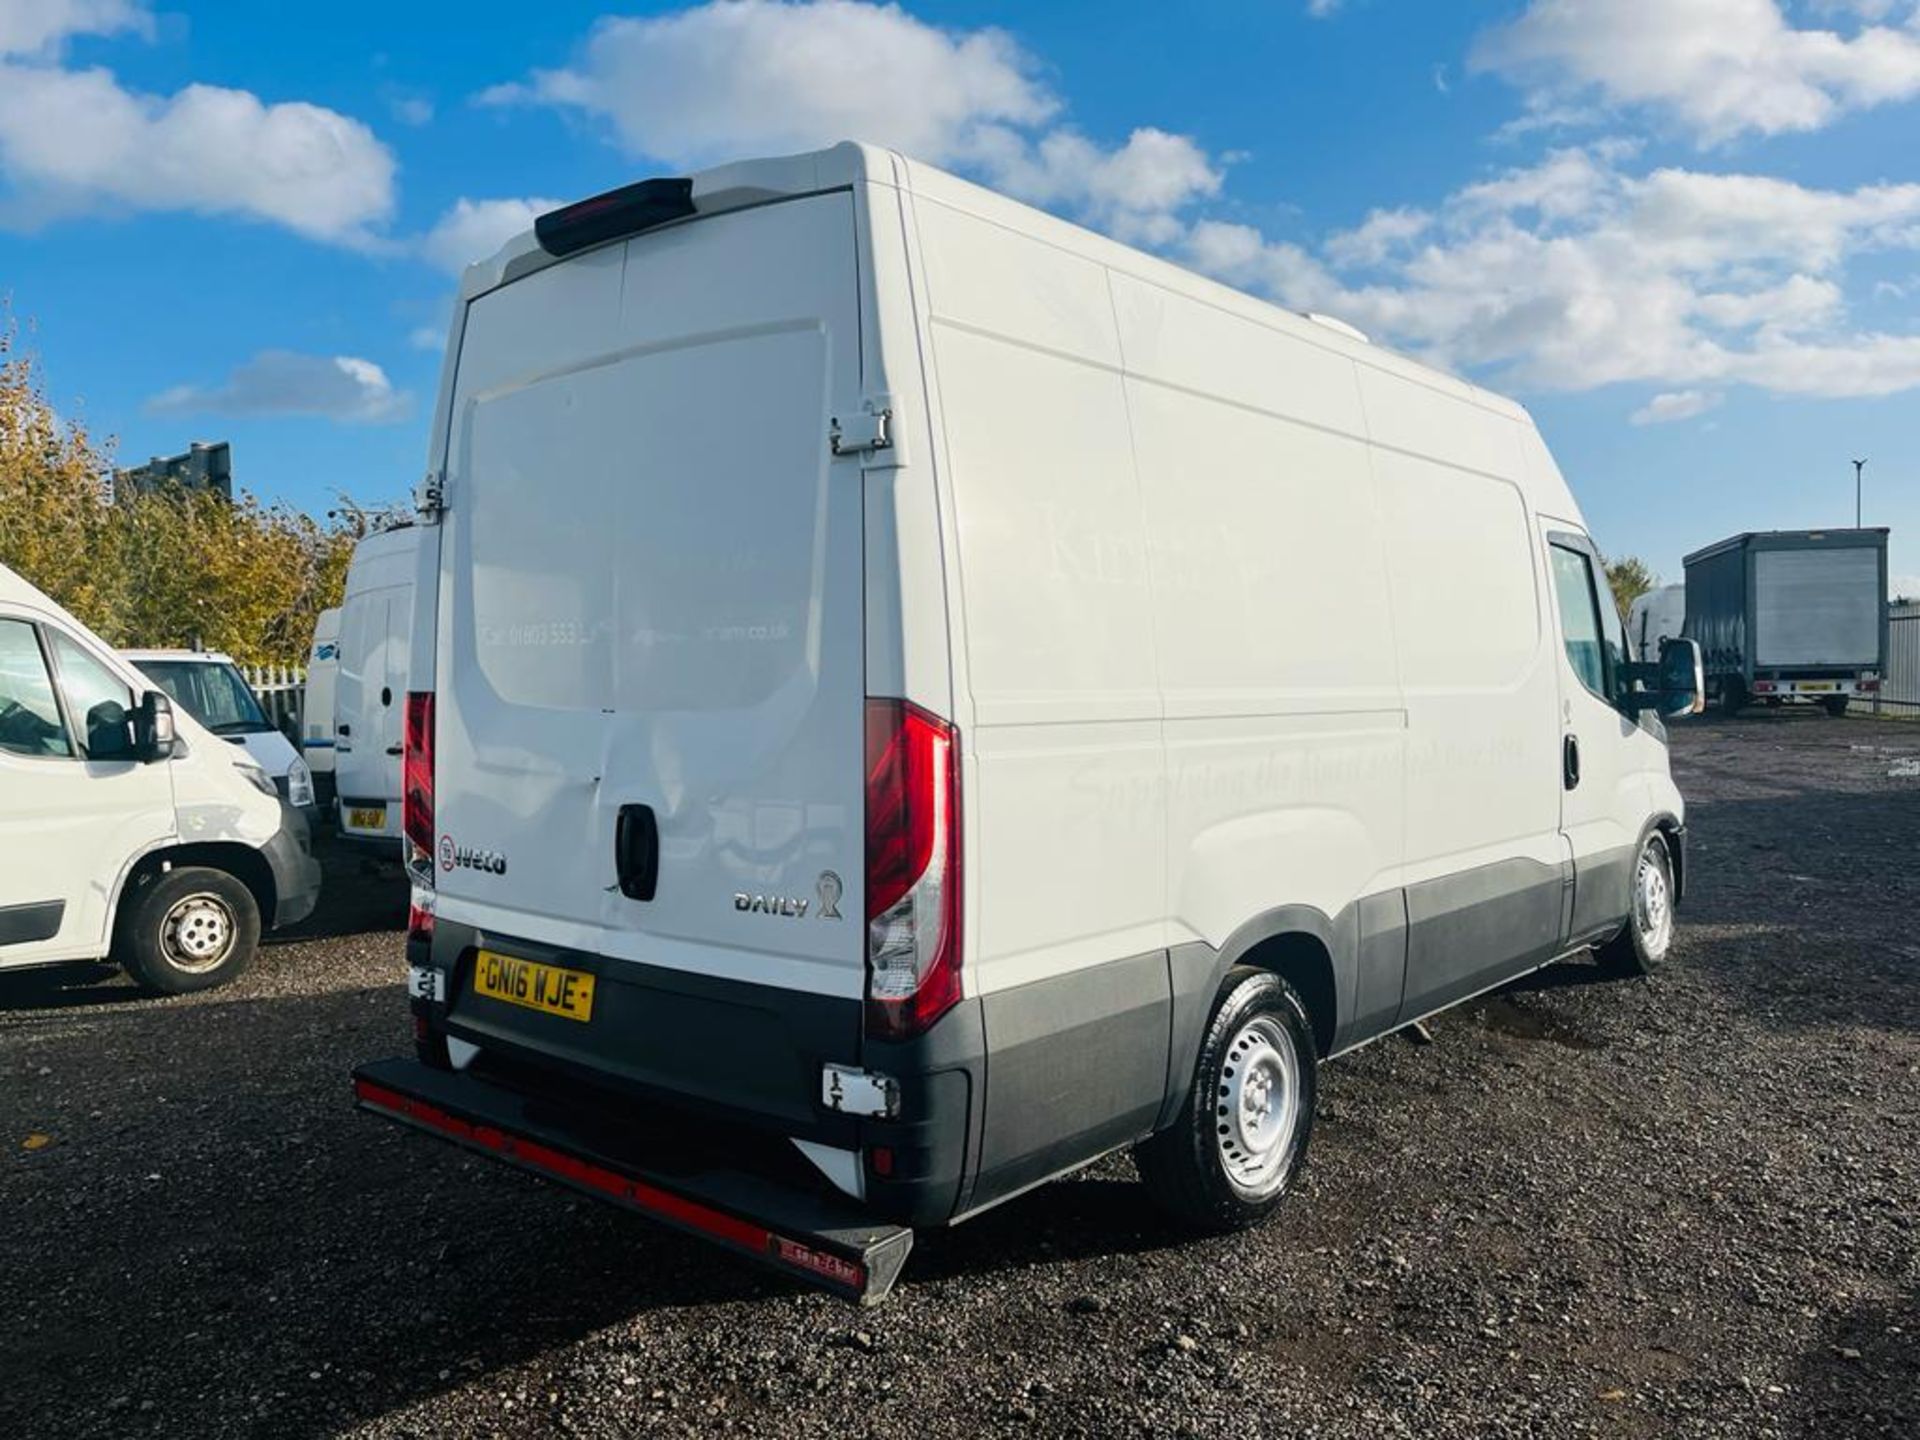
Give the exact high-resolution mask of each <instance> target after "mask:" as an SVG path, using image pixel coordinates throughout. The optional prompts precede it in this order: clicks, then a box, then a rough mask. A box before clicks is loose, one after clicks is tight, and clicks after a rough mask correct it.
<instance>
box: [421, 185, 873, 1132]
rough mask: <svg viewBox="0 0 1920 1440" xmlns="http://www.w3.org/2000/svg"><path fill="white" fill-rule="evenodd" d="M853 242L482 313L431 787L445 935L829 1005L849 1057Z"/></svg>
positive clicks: (531, 1040) (502, 301)
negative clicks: (459, 933) (844, 422)
mask: <svg viewBox="0 0 1920 1440" xmlns="http://www.w3.org/2000/svg"><path fill="white" fill-rule="evenodd" d="M854 233H855V232H854V208H853V200H852V196H851V194H850V193H847V192H830V193H826V194H821V195H815V196H810V197H807V198H804V199H796V200H790V201H785V202H781V203H777V204H770V205H765V206H761V207H758V208H755V209H750V210H745V211H739V212H734V213H728V214H722V215H716V216H711V217H706V218H701V219H696V220H692V221H690V222H688V223H685V224H681V225H676V226H673V227H671V228H667V229H664V230H657V231H654V232H651V233H648V234H645V235H641V236H638V237H635V238H633V239H631V240H628V241H625V242H621V243H617V244H613V245H607V246H602V247H600V248H598V249H595V250H591V251H588V252H586V253H584V254H581V255H579V256H576V257H574V258H572V259H569V260H566V261H563V262H561V263H558V264H555V265H551V266H549V267H547V268H545V269H543V270H540V271H537V272H535V273H534V274H532V275H529V276H526V277H524V278H521V279H518V280H515V281H513V282H511V283H509V284H507V285H505V286H503V287H502V288H500V289H498V290H495V291H492V292H490V293H488V294H486V295H483V296H481V297H479V298H477V299H476V300H474V301H473V302H472V304H471V306H470V307H469V310H468V315H467V320H466V324H465V330H464V337H463V341H462V345H461V350H460V354H459V360H458V371H457V380H456V386H455V391H454V396H453V403H452V408H451V412H450V425H451V431H450V435H449V444H448V458H447V512H446V514H445V517H444V519H443V521H442V524H443V526H444V529H443V533H442V538H441V557H442V558H441V587H440V611H439V617H438V622H437V626H438V628H437V652H438V660H437V665H436V671H437V684H436V691H437V699H436V705H437V707H438V718H437V722H436V727H435V728H436V735H437V740H436V758H435V771H436V774H435V780H434V788H435V802H434V808H435V827H436V830H437V832H438V833H437V837H436V844H437V851H436V856H435V860H436V874H437V884H438V889H439V896H440V900H439V911H440V916H441V919H442V922H443V925H444V924H445V922H447V921H449V920H451V921H453V922H455V923H458V924H463V925H466V926H472V927H475V928H476V929H478V930H479V931H480V932H481V933H482V934H483V935H484V936H485V937H487V939H486V941H485V943H487V944H489V945H495V944H497V945H498V946H500V947H501V948H504V949H508V950H511V949H512V948H513V947H514V945H515V943H516V942H525V943H526V944H528V945H529V946H530V947H532V948H531V950H530V953H532V954H534V955H536V956H539V955H550V954H552V953H554V952H553V951H552V950H550V949H548V948H546V947H562V948H563V949H564V950H565V951H567V952H572V953H576V954H580V955H584V956H587V957H590V958H591V957H599V959H597V960H596V961H595V963H596V964H599V965H600V968H601V977H602V978H601V989H602V990H603V991H604V990H605V989H606V988H607V982H608V980H609V979H612V980H616V981H617V980H618V979H619V978H620V977H619V975H618V974H609V973H608V968H607V967H609V966H611V967H613V969H614V970H616V971H617V970H618V967H619V966H621V965H623V964H627V963H629V962H631V964H632V965H633V966H635V967H636V969H635V973H639V969H638V967H659V969H663V970H666V971H671V972H680V973H683V974H690V975H695V976H702V977H717V978H719V979H721V980H727V981H745V982H751V983H752V984H755V985H761V986H769V987H782V988H784V989H785V990H788V991H805V992H811V994H813V995H815V996H822V997H826V996H831V997H837V998H838V999H839V1000H840V1001H841V1002H842V1003H840V1004H837V1005H835V1006H833V1007H832V1013H833V1014H834V1015H835V1016H836V1017H837V1018H836V1019H835V1021H834V1025H835V1026H836V1027H838V1028H839V1029H841V1030H844V1034H836V1035H835V1036H834V1037H833V1038H832V1042H831V1043H832V1045H833V1047H834V1048H836V1049H842V1050H843V1054H844V1056H845V1058H852V1057H853V1056H854V1055H855V1054H856V1053H857V1050H856V1047H857V1045H858V1042H859V1024H860V1020H859V1017H860V1007H859V1005H858V1003H851V1004H847V1003H844V1002H846V1001H852V1002H857V1001H858V1000H859V997H860V996H861V994H862V990H863V982H864V948H865V947H864V926H863V923H862V920H863V911H862V908H861V904H862V889H861V868H862V864H863V855H864V848H863V847H864V836H863V821H864V815H863V808H864V807H863V788H864V773H863V737H862V724H863V712H864V671H863V631H862V539H861V485H860V472H859V465H858V462H857V461H853V460H836V459H834V458H833V457H832V456H831V454H830V449H829V441H828V432H829V423H830V420H831V418H832V417H833V416H835V415H844V414H848V413H851V412H852V411H854V410H856V409H857V402H858V399H859V396H860V353H859V311H858V299H857V259H856V252H855V243H854ZM623 839H624V841H625V842H626V843H625V847H624V848H625V850H626V858H627V866H626V873H624V874H623V871H622V868H621V866H620V864H619V863H617V861H618V857H617V853H616V852H617V850H618V849H620V848H621V842H622V840H623ZM656 841H657V844H656V843H654V842H656ZM649 852H652V853H655V854H657V869H656V871H655V873H654V874H653V875H652V876H651V877H645V876H642V875H640V874H638V873H637V872H639V871H642V870H645V869H647V868H648V867H647V865H646V858H647V855H648V853H649ZM646 878H651V881H652V884H651V898H638V895H639V892H641V891H642V890H643V889H645V888H646V887H645V886H644V884H643V883H642V881H643V880H644V879H646ZM623 880H624V881H626V882H628V883H627V884H626V885H625V886H624V887H623ZM655 973H658V972H657V971H656V972H655ZM467 981H468V977H467V975H466V974H465V973H464V972H462V973H460V974H457V975H456V977H455V984H456V986H459V985H462V984H463V982H467ZM636 983H638V982H636ZM695 988H696V989H698V987H695ZM699 993H701V994H705V993H707V992H706V991H700V992H699ZM453 1003H454V1011H455V1014H454V1019H455V1020H456V1021H458V1020H459V1019H460V1018H461V1015H460V1012H461V1010H462V1007H463V1006H465V1007H467V1009H468V1013H469V1015H472V1014H474V1013H477V1012H476V1011H475V1009H474V1007H473V1006H472V1002H471V998H470V997H469V998H467V999H456V1000H455V1001H454V1002H453ZM655 1009H656V1011H658V1010H659V1009H660V1007H655ZM773 1010H774V1012H776V1013H778V1012H779V1011H780V1007H779V1005H778V1004H775V1005H774V1006H773ZM489 1013H490V1014H491V1015H492V1017H493V1022H494V1023H495V1024H496V1025H502V1026H504V1025H509V1024H512V1023H514V1022H515V1021H516V1020H519V1019H520V1017H519V1016H517V1015H514V1014H510V1013H509V1009H508V1007H497V1008H495V1009H494V1010H492V1011H490V1012H489ZM675 1013H681V1014H687V1015H691V1014H693V1013H694V1012H693V1011H692V1010H685V1011H680V1012H675ZM699 1013H700V1014H702V1015H706V1014H709V1013H718V1012H708V1011H700V1012H699ZM591 1023H593V1024H594V1025H596V1026H597V1025H598V1023H599V1022H598V1021H597V1020H596V1021H595V1022H591ZM690 1023H691V1022H690ZM749 1028H750V1027H749ZM548 1036H551V1037H553V1038H552V1042H551V1043H552V1046H553V1047H562V1048H568V1047H570V1048H571V1049H572V1050H576V1051H577V1050H578V1049H579V1048H580V1047H582V1046H583V1045H584V1046H585V1048H587V1049H588V1050H590V1051H591V1052H593V1053H595V1054H596V1055H599V1056H605V1055H606V1054H607V1053H608V1049H607V1047H608V1046H609V1045H618V1044H620V1043H622V1042H620V1041H618V1040H617V1039H612V1038H600V1039H595V1040H593V1041H592V1042H591V1043H587V1042H586V1036H585V1034H584V1033H583V1032H582V1031H581V1030H580V1027H577V1026H572V1025H569V1024H566V1023H563V1022H556V1021H551V1020H548V1019H547V1018H546V1017H542V1016H539V1015H532V1016H531V1017H529V1018H527V1019H525V1020H524V1022H523V1024H522V1025H521V1027H520V1029H519V1030H518V1031H516V1039H518V1040H520V1041H523V1042H524V1043H527V1044H532V1045H535V1046H540V1045H544V1044H547V1040H546V1038H545V1037H548ZM722 1038H723V1037H720V1036H716V1037H715V1039H716V1041H719V1040H721V1039H722ZM748 1038H749V1037H748V1036H747V1035H746V1034H744V1033H738V1034H736V1035H735V1036H734V1037H733V1041H732V1043H735V1044H738V1043H743V1042H745V1041H746V1040H747V1039H748ZM576 1058H578V1057H577V1055H576ZM814 1058H815V1061H816V1062H817V1060H818V1058H820V1057H819V1056H818V1055H816V1056H815V1057H814ZM769 1059H771V1057H769ZM757 1063H759V1062H758V1061H757V1060H755V1059H753V1058H747V1057H745V1056H744V1055H743V1056H742V1058H741V1059H740V1061H739V1066H737V1067H736V1072H737V1071H738V1069H739V1067H745V1068H746V1069H751V1068H752V1067H753V1066H754V1065H755V1064H757ZM817 1074H818V1072H817V1065H816V1068H815V1070H814V1071H813V1077H814V1078H813V1079H812V1081H811V1083H812V1084H814V1085H815V1087H816V1088H817V1083H818V1081H817ZM815 1098H816V1099H817V1096H816V1097H815Z"/></svg>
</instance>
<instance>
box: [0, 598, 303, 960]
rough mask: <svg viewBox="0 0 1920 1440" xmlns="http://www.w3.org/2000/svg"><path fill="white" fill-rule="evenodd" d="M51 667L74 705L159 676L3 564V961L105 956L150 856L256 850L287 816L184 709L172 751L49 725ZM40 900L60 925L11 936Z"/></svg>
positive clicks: (126, 694) (135, 694)
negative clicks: (234, 846) (196, 846)
mask: <svg viewBox="0 0 1920 1440" xmlns="http://www.w3.org/2000/svg"><path fill="white" fill-rule="evenodd" d="M49 654H50V656H51V659H52V668H51V669H50V670H49V669H47V668H45V666H46V660H47V657H48V655H49ZM36 671H37V673H38V677H39V678H38V680H36V679H35V675H36ZM54 677H57V683H58V684H59V685H60V687H61V688H62V689H63V691H64V692H65V694H66V696H67V700H68V704H69V707H70V708H71V709H72V710H73V712H74V713H75V714H76V716H77V715H79V714H80V713H82V712H83V710H84V708H85V707H86V706H89V705H91V704H95V703H98V702H99V701H100V700H102V699H112V700H113V701H114V702H115V703H117V704H121V705H125V706H128V707H131V706H132V705H133V704H135V703H137V701H138V698H139V696H140V695H142V694H144V693H145V692H146V691H147V690H150V689H153V688H155V687H154V685H153V683H152V682H151V681H149V680H148V679H147V678H146V677H145V676H144V675H143V674H141V672H140V671H139V670H138V669H136V668H135V667H134V666H133V665H132V664H131V663H130V662H129V661H127V660H125V659H123V658H122V657H120V656H119V655H116V654H115V653H114V652H113V650H111V649H110V648H109V647H108V646H107V645H106V644H105V642H103V641H102V640H100V639H99V638H98V637H97V636H95V635H94V634H93V633H92V632H91V631H89V630H88V629H87V628H86V627H85V626H83V625H82V624H81V623H80V622H79V621H78V620H76V619H75V618H74V617H73V616H72V615H70V614H68V613H67V612H66V611H65V610H63V609H61V608H60V607H59V606H58V605H55V604H54V603H53V602H52V601H51V600H49V599H48V598H47V597H46V596H44V595H42V594H41V593H40V592H39V591H37V590H35V589H34V588H33V587H32V586H30V585H28V584H27V583H26V582H25V581H23V580H22V579H20V578H19V577H18V576H16V575H15V574H14V573H13V572H12V571H10V570H7V569H5V568H4V567H0V968H6V967H9V966H16V965H31V964H41V963H46V962H50V961H59V960H84V959H95V958H98V957H100V956H102V955H105V954H106V953H107V949H108V946H109V942H110V939H111V935H112V922H113V915H114V909H115V906H116V905H117V903H118V901H119V898H120V894H121V889H122V886H123V885H124V883H125V881H126V878H127V876H128V874H129V872H130V871H131V870H132V868H133V866H134V864H135V863H136V862H137V861H138V860H139V859H140V858H141V857H142V856H144V855H147V854H149V853H151V852H152V851H155V850H158V849H161V848H163V847H165V846H167V845H169V844H173V843H177V842H179V841H181V840H183V839H191V840H194V841H237V842H239V843H241V844H245V845H248V846H251V847H254V848H258V847H259V846H261V845H264V844H265V843H266V842H267V841H268V840H269V839H270V838H271V837H272V836H273V835H274V834H275V832H276V831H277V830H278V829H279V827H280V823H281V809H280V802H279V801H278V800H277V799H276V798H275V797H273V796H271V795H268V794H265V793H263V792H262V791H260V790H259V789H257V788H255V786H254V785H253V784H252V783H251V782H249V781H248V780H247V779H246V777H245V776H244V775H242V774H241V772H240V771H239V770H238V769H236V768H235V763H236V760H237V759H238V758H239V757H240V756H241V755H243V754H244V753H245V752H244V751H242V750H241V749H240V748H239V747H237V746H233V745H229V744H228V743H226V742H225V741H224V740H222V739H220V738H219V737H217V736H215V735H213V734H211V733H210V732H209V731H207V730H206V729H204V728H202V727H201V725H200V724H199V723H198V722H197V721H195V720H194V719H193V717H192V716H191V715H190V714H188V713H187V712H186V710H185V709H184V708H183V707H178V706H176V707H175V710H174V717H175V723H176V725H177V727H178V732H179V746H178V749H177V750H176V752H175V755H174V758H173V759H171V760H169V761H165V762H161V763H155V764H141V763H139V762H137V761H134V760H128V759H99V758H93V757H90V756H88V755H87V754H85V753H84V749H85V747H84V745H83V744H79V743H75V741H74V739H73V737H72V735H71V732H70V731H69V730H67V729H66V728H65V727H64V725H62V726H61V728H60V733H59V734H57V735H56V734H52V733H49V732H47V730H46V729H45V724H46V720H47V717H48V716H49V714H52V715H53V716H54V719H55V721H56V723H57V722H58V716H57V712H49V711H47V710H46V709H45V708H44V703H43V702H42V701H41V700H39V699H36V698H35V695H36V694H43V695H45V696H46V697H49V698H50V696H51V690H50V689H48V688H47V687H48V686H50V685H51V684H53V683H56V681H55V678H54ZM109 691H112V692H113V693H112V694H108V693H107V692H109ZM23 701H24V702H26V703H25V704H24V706H22V702H23ZM10 706H22V709H24V710H27V711H31V712H33V715H31V716H30V715H27V714H23V713H22V709H12V710H10V708H9V707H10ZM35 716H37V717H38V719H36V718H34V717H35ZM76 723H78V722H77V721H76ZM30 731H31V732H33V733H34V734H37V735H38V736H40V740H39V743H37V744H35V743H32V742H30V740H29V738H28V737H29V732H30ZM282 743H283V744H284V743H285V741H284V740H282ZM40 907H48V908H49V909H51V908H52V907H57V909H58V912H59V913H58V919H57V928H56V929H54V931H53V933H51V934H47V935H43V936H39V937H38V938H34V939H27V940H21V939H17V938H16V939H14V940H12V941H7V939H6V937H7V935H8V934H9V933H11V934H14V935H16V936H17V935H18V934H20V933H22V932H21V931H20V930H18V929H13V928H11V927H13V926H17V925H20V924H21V923H22V920H23V917H26V916H27V915H28V914H29V912H34V911H36V910H38V909H39V908H40ZM29 933H30V932H29Z"/></svg>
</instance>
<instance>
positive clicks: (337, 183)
mask: <svg viewBox="0 0 1920 1440" xmlns="http://www.w3.org/2000/svg"><path fill="white" fill-rule="evenodd" d="M147 28H148V19H147V15H146V12H145V10H144V9H143V8H141V7H138V6H135V5H132V4H129V3H122V0H30V3H26V4H22V3H20V0H0V54H5V53H11V54H12V55H13V56H14V57H15V58H13V59H0V221H5V222H9V223H12V224H16V225H21V224H33V223H37V222H41V221H45V220H47V219H50V218H53V217H57V216H60V215H66V214H74V213H89V212H96V211H107V212H124V211H127V210H137V211H189V212H194V213H198V214H205V215H238V216H243V217H246V218H250V219H256V220H266V221H271V222H274V223H277V224H281V225H285V226H287V227H288V228H289V229H292V230H295V231H298V232H299V233H301V234H303V235H307V236H309V237H312V238H314V239H319V240H331V241H338V242H343V243H349V244H363V245H364V244H370V243H373V235H374V229H375V227H377V226H379V225H380V224H381V223H382V222H384V221H385V220H386V218H387V217H388V215H389V214H390V213H391V212H392V209H393V176H394V159H393V156H392V154H391V153H390V152H389V151H388V150H387V148H386V147H385V146H384V145H382V144H381V143H380V141H379V140H378V139H376V138H375V137H374V134H373V132H372V131H371V130H369V129H367V127H366V126H364V125H362V124H360V123H359V122H358V121H356V120H352V119H349V118H348V117H346V116H344V115H341V114H339V113H337V112H335V111H332V110H328V109H324V108H323V107H321V106H318V105H309V104H305V103H301V102H298V101H294V102H285V103H280V104H268V103H266V102H264V101H262V100H261V99H260V98H259V97H257V96H255V95H253V94H251V93H250V92H248V91H245V90H231V89H225V88H222V87H219V86H213V85H189V86H187V87H186V88H185V89H183V90H180V91H178V92H176V93H175V94H173V95H171V96H161V95H147V94H141V93H138V92H135V91H131V90H128V89H126V88H124V87H123V86H122V85H121V84H120V82H119V81H118V80H117V79H116V78H115V77H114V75H113V74H112V73H111V72H109V71H107V70H104V69H100V68H97V67H95V68H89V69H78V70H76V69H69V68H66V67H65V66H64V65H62V64H61V63H60V57H59V49H60V46H59V42H60V41H61V40H62V39H63V38H65V37H66V36H69V35H73V34H78V33H83V32H85V33H110V32H113V31H118V30H126V29H133V30H144V29H147ZM21 57H31V58H21Z"/></svg>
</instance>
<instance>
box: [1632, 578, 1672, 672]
mask: <svg viewBox="0 0 1920 1440" xmlns="http://www.w3.org/2000/svg"><path fill="white" fill-rule="evenodd" d="M1686 623H1687V587H1686V586H1685V585H1656V586H1655V587H1654V588H1653V589H1651V590H1649V591H1647V592H1646V594H1644V595H1640V596H1638V597H1636V598H1635V600H1634V602H1633V604H1632V605H1630V606H1628V607H1627V637H1628V638H1629V639H1630V640H1632V641H1633V653H1634V655H1635V656H1636V657H1645V656H1649V655H1658V654H1659V653H1660V642H1661V641H1663V640H1671V639H1678V638H1679V637H1680V635H1681V633H1682V632H1683V630H1684V629H1685V627H1686Z"/></svg>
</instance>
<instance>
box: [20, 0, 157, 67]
mask: <svg viewBox="0 0 1920 1440" xmlns="http://www.w3.org/2000/svg"><path fill="white" fill-rule="evenodd" d="M122 30H132V31H135V32H137V33H139V34H142V35H148V34H151V33H153V17H152V16H151V15H149V14H148V13H147V11H146V7H145V6H144V5H143V4H141V3H139V0H0V56H6V55H35V56H37V55H47V54H50V53H52V52H55V51H57V50H58V49H59V48H60V46H61V45H62V44H63V43H64V42H65V41H66V40H67V39H68V38H69V37H70V36H74V35H112V34H116V33H117V32H119V31H122Z"/></svg>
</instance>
